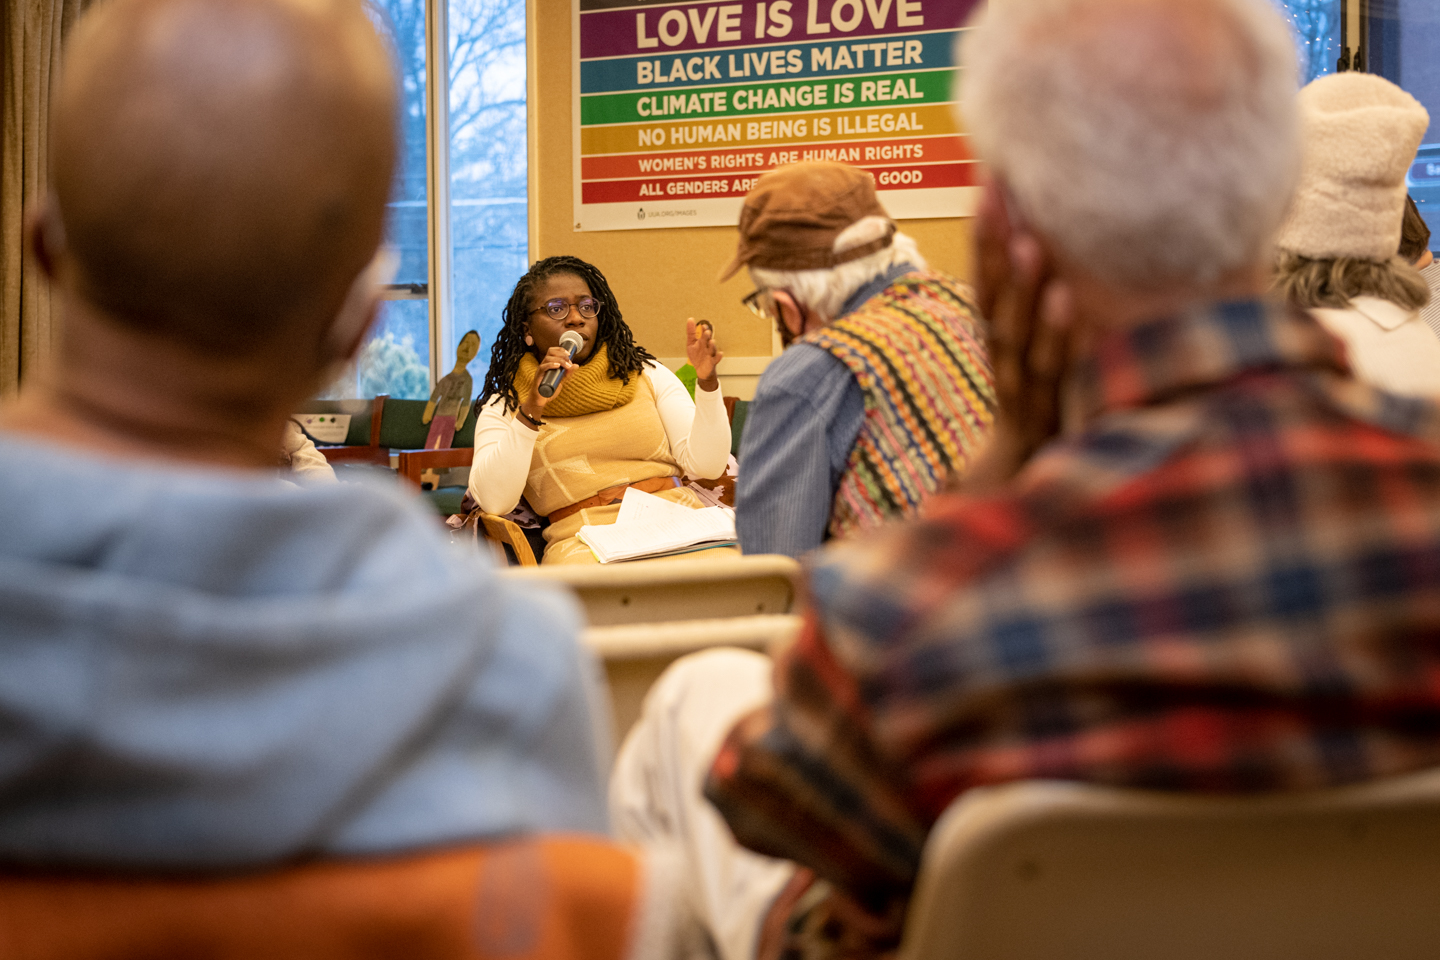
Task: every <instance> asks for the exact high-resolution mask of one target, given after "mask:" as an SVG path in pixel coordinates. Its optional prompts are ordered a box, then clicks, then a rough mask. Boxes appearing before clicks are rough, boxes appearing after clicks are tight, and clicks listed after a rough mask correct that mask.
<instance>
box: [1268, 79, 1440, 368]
mask: <svg viewBox="0 0 1440 960" xmlns="http://www.w3.org/2000/svg"><path fill="white" fill-rule="evenodd" d="M1429 124H1430V115H1429V114H1428V113H1426V112H1425V108H1424V107H1422V106H1420V104H1419V103H1417V102H1416V101H1415V98H1414V97H1412V96H1410V95H1409V94H1408V93H1406V92H1405V91H1403V90H1401V89H1400V88H1399V87H1397V86H1395V85H1394V84H1393V83H1391V82H1390V81H1389V80H1386V79H1385V78H1384V77H1377V76H1375V75H1374V74H1369V73H1337V74H1332V75H1330V76H1326V77H1321V78H1320V79H1318V80H1315V81H1312V82H1311V83H1310V84H1308V85H1307V86H1306V87H1305V88H1304V89H1303V90H1301V91H1300V126H1301V135H1302V139H1303V143H1304V161H1303V164H1302V166H1301V172H1300V183H1299V186H1298V188H1297V189H1296V191H1295V202H1294V205H1293V206H1292V207H1291V209H1290V214H1289V217H1288V218H1287V219H1286V221H1285V224H1284V226H1282V227H1281V229H1280V233H1279V235H1278V236H1277V237H1276V240H1275V245H1276V247H1278V248H1279V256H1278V258H1277V270H1276V279H1275V285H1276V288H1277V290H1279V292H1280V293H1281V294H1283V295H1284V296H1285V297H1286V298H1288V299H1289V300H1290V301H1291V302H1292V303H1294V304H1296V305H1298V306H1301V307H1306V308H1308V309H1310V311H1311V312H1312V313H1313V314H1314V315H1315V317H1316V318H1317V319H1319V321H1320V322H1321V323H1323V324H1324V325H1325V327H1326V329H1328V330H1329V331H1330V332H1331V333H1333V334H1335V335H1336V336H1337V337H1339V338H1340V339H1341V340H1344V341H1345V346H1346V347H1347V348H1348V353H1349V357H1350V363H1351V365H1352V366H1353V367H1354V368H1355V374H1356V376H1358V377H1359V378H1360V379H1362V380H1365V381H1367V382H1369V383H1372V384H1374V385H1375V386H1377V387H1381V388H1383V389H1385V390H1389V391H1392V392H1394V393H1401V394H1412V395H1420V396H1440V338H1437V337H1436V336H1435V333H1434V332H1433V331H1432V330H1430V329H1429V328H1428V327H1427V326H1426V325H1425V323H1424V321H1423V320H1422V319H1421V317H1420V308H1421V307H1423V306H1425V304H1426V303H1427V302H1428V301H1429V299H1430V290H1429V287H1428V285H1427V284H1426V282H1425V279H1424V278H1423V277H1421V276H1420V275H1419V274H1418V273H1417V271H1416V270H1415V268H1414V267H1413V266H1412V265H1411V263H1410V261H1409V260H1408V259H1407V258H1405V257H1403V256H1401V255H1399V254H1397V253H1396V251H1397V250H1398V249H1399V247H1400V242H1401V232H1402V223H1403V220H1404V216H1405V200H1406V195H1405V174H1406V172H1407V171H1408V170H1409V169H1410V165H1411V164H1412V163H1413V162H1414V161H1415V150H1416V148H1417V147H1418V146H1419V145H1420V139H1421V138H1422V137H1423V136H1424V135H1425V130H1426V128H1427V127H1428V126H1429Z"/></svg>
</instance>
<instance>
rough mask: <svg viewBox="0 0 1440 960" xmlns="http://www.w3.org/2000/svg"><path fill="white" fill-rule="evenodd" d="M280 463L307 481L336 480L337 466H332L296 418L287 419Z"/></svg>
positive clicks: (300, 478)
mask: <svg viewBox="0 0 1440 960" xmlns="http://www.w3.org/2000/svg"><path fill="white" fill-rule="evenodd" d="M280 465H281V466H282V467H284V468H285V469H286V470H289V471H290V472H291V473H292V474H294V475H295V477H296V478H297V479H299V480H303V481H305V482H306V483H334V482H335V468H334V467H332V466H330V461H329V460H326V459H325V454H323V453H321V452H320V451H319V450H318V449H316V447H315V441H313V440H311V439H310V438H309V437H307V436H305V431H304V430H302V429H300V424H298V423H296V422H295V421H294V420H286V421H285V436H284V438H283V439H282V440H281V443H280Z"/></svg>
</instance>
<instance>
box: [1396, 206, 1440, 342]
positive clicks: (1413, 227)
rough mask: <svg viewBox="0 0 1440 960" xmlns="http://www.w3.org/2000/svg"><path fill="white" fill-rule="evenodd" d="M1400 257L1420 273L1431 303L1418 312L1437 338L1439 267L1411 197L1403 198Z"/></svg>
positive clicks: (1439, 326) (1439, 325)
mask: <svg viewBox="0 0 1440 960" xmlns="http://www.w3.org/2000/svg"><path fill="white" fill-rule="evenodd" d="M1400 256H1402V257H1404V258H1405V260H1406V261H1407V262H1408V263H1409V264H1410V266H1412V267H1414V268H1415V269H1416V270H1419V271H1420V276H1421V277H1423V278H1424V279H1425V286H1426V287H1427V288H1428V289H1429V290H1430V299H1429V300H1428V301H1426V303H1425V306H1424V307H1422V308H1421V309H1420V319H1421V320H1424V321H1425V325H1426V326H1428V327H1429V328H1430V329H1431V330H1432V331H1433V332H1434V333H1435V336H1437V337H1440V265H1437V263H1436V261H1435V254H1433V253H1432V252H1431V251H1430V225H1429V224H1427V223H1426V222H1425V218H1424V217H1422V216H1421V215H1420V208H1419V207H1418V206H1416V204H1415V201H1414V199H1413V198H1411V197H1410V196H1408V195H1407V196H1406V197H1405V220H1404V222H1403V223H1402V224H1401V226H1400Z"/></svg>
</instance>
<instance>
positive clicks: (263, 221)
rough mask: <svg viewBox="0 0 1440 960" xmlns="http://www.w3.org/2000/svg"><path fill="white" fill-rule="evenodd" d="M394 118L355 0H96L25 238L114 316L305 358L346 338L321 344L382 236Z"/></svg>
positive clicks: (73, 59)
mask: <svg viewBox="0 0 1440 960" xmlns="http://www.w3.org/2000/svg"><path fill="white" fill-rule="evenodd" d="M394 118H395V87H394V80H393V76H392V72H391V66H390V59H389V56H388V53H387V51H386V49H385V46H384V45H383V43H382V42H381V40H380V39H379V37H378V36H377V35H376V32H375V30H374V28H373V26H372V25H371V23H370V21H369V20H368V18H367V17H366V15H365V13H364V10H363V8H362V6H361V3H360V0H109V2H107V3H105V4H101V5H98V6H97V7H96V8H95V9H94V10H93V11H92V12H91V13H90V14H89V15H87V16H86V18H85V19H84V20H83V21H82V23H81V24H80V25H79V26H78V28H77V29H76V31H75V33H74V35H73V38H72V40H71V42H70V45H69V46H68V48H67V51H66V59H65V64H64V70H63V76H62V78H61V83H60V86H59V89H58V91H57V94H56V96H55V99H54V107H53V115H52V126H51V130H52V134H51V136H52V140H51V143H52V154H51V163H52V178H51V184H52V192H51V194H50V196H49V197H48V198H47V199H46V201H45V203H44V206H43V207H42V208H41V210H40V214H39V217H38V222H37V226H36V229H35V230H34V233H33V239H32V242H33V243H34V245H35V248H36V252H37V254H38V257H39V259H40V261H41V263H42V265H44V266H45V268H46V269H47V271H48V272H50V273H51V275H52V278H53V279H54V280H55V281H56V282H57V283H58V285H59V286H60V287H61V288H62V290H64V291H65V293H66V294H68V295H69V296H71V297H74V298H78V299H79V300H80V301H82V302H83V303H84V304H86V305H88V306H89V307H93V308H95V310H96V311H98V312H99V313H100V314H102V315H103V316H104V317H106V318H107V319H108V321H111V322H113V323H115V324H118V325H120V326H122V327H126V328H129V329H131V330H132V331H133V332H136V333H140V334H145V335H153V336H154V337H157V338H159V339H160V340H162V341H165V342H168V343H174V344H183V345H184V346H186V347H190V348H193V349H198V350H202V351H205V350H215V351H225V352H227V353H233V354H236V355H245V356H251V355H253V356H260V355H264V354H266V353H268V352H272V351H276V350H279V349H281V348H282V347H284V348H286V349H290V350H293V351H296V352H298V353H300V354H302V355H303V356H304V357H305V358H306V359H313V363H312V364H310V365H315V366H316V367H317V370H318V369H319V366H322V365H323V364H324V363H329V362H333V360H334V359H337V358H333V357H328V356H325V354H327V353H334V352H337V351H341V352H343V350H346V349H349V347H350V346H352V344H349V343H348V342H347V343H346V344H345V345H344V346H340V345H338V343H331V344H330V345H329V346H326V343H327V341H334V340H335V332H334V331H333V330H332V329H331V328H332V326H333V325H334V321H335V318H336V317H337V315H339V314H341V313H342V310H341V308H342V305H343V304H345V302H346V300H347V296H348V294H349V291H350V290H351V288H352V286H353V285H354V284H355V282H356V279H357V275H359V274H361V272H362V270H363V269H364V268H365V266H366V265H367V264H368V263H369V262H370V261H371V258H372V257H373V256H374V255H375V252H376V249H377V247H378V245H379V243H380V239H381V229H382V225H383V218H384V206H385V201H386V197H387V194H388V191H389V187H390V180H391V172H392V169H393V165H394V155H395V130H394V122H395V120H394ZM351 299H352V302H353V299H354V298H351ZM352 305H353V303H352ZM352 312H353V311H352ZM69 322H70V318H69V317H67V325H68V324H69ZM67 332H74V333H76V334H77V335H83V331H67ZM360 332H361V333H363V330H362V331H360ZM358 337H359V333H357V334H356V335H355V339H357V340H358ZM341 339H344V340H347V341H348V340H349V339H350V336H349V334H348V333H347V334H345V335H344V336H343V337H342V338H341ZM312 354H313V358H312V356H311V355H312ZM301 369H303V365H302V367H301Z"/></svg>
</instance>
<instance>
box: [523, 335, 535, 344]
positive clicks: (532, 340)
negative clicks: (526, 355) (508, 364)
mask: <svg viewBox="0 0 1440 960" xmlns="http://www.w3.org/2000/svg"><path fill="white" fill-rule="evenodd" d="M525 346H527V347H533V346H535V338H534V337H532V336H530V334H528V333H527V334H525Z"/></svg>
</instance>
